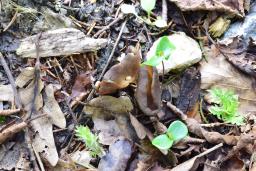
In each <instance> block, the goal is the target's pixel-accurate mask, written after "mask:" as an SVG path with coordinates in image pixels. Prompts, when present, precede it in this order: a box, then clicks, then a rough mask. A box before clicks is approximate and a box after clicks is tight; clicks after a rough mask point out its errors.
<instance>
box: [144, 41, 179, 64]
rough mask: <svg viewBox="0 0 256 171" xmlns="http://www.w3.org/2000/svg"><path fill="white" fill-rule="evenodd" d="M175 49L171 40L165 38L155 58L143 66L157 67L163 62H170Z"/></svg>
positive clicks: (158, 47)
mask: <svg viewBox="0 0 256 171" xmlns="http://www.w3.org/2000/svg"><path fill="white" fill-rule="evenodd" d="M174 49H175V46H174V45H173V44H172V43H171V42H170V40H169V38H168V37H167V36H163V37H161V38H160V40H159V42H158V44H157V47H156V51H155V53H154V56H152V57H151V58H150V59H148V60H147V61H145V62H143V63H142V65H150V66H157V65H159V64H160V63H161V62H162V61H163V60H168V59H169V57H170V55H171V52H172V51H173V50H174Z"/></svg>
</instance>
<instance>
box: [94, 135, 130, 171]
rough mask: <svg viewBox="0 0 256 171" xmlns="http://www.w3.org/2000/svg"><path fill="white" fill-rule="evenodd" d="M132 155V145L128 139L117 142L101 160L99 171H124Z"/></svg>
mask: <svg viewBox="0 0 256 171" xmlns="http://www.w3.org/2000/svg"><path fill="white" fill-rule="evenodd" d="M131 155H132V143H131V142H130V141H128V140H126V139H123V140H122V139H121V140H117V141H116V142H115V143H113V144H112V145H111V146H110V147H109V153H107V154H106V155H105V156H103V157H102V158H101V160H100V163H99V166H98V170H99V171H124V170H125V168H126V167H127V162H128V160H129V159H130V157H131Z"/></svg>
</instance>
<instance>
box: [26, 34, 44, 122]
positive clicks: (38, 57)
mask: <svg viewBox="0 0 256 171" xmlns="http://www.w3.org/2000/svg"><path fill="white" fill-rule="evenodd" d="M41 36H42V32H41V33H40V34H39V35H38V37H37V40H36V42H35V46H36V63H35V87H34V95H33V99H32V103H31V111H30V114H29V116H28V118H27V119H30V118H31V115H32V113H36V106H35V101H36V97H37V95H38V93H39V92H38V88H39V79H40V56H39V41H40V38H41Z"/></svg>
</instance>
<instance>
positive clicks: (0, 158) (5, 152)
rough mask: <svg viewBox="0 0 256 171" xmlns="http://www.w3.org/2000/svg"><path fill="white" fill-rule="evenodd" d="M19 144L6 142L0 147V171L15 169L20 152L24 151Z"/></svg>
mask: <svg viewBox="0 0 256 171" xmlns="http://www.w3.org/2000/svg"><path fill="white" fill-rule="evenodd" d="M24 148H25V147H23V145H22V144H20V143H14V142H8V143H7V144H5V146H1V147H0V169H1V170H13V169H14V168H15V167H16V164H17V162H18V161H19V157H20V155H21V152H22V151H23V150H24Z"/></svg>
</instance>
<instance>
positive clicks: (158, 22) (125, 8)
mask: <svg viewBox="0 0 256 171" xmlns="http://www.w3.org/2000/svg"><path fill="white" fill-rule="evenodd" d="M155 4H156V0H150V1H148V0H141V7H142V9H144V10H145V11H146V12H147V14H148V15H147V18H146V19H144V18H142V17H141V16H139V15H138V14H137V12H136V10H135V6H134V5H130V4H122V5H121V11H122V12H123V13H124V14H133V15H135V16H136V17H137V18H138V19H140V20H141V21H143V22H145V23H146V24H148V25H155V26H157V27H159V28H162V27H166V26H167V22H166V21H165V20H163V19H162V17H161V16H157V17H156V19H154V21H153V22H152V21H151V18H150V14H151V11H152V10H153V8H154V7H155Z"/></svg>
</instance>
